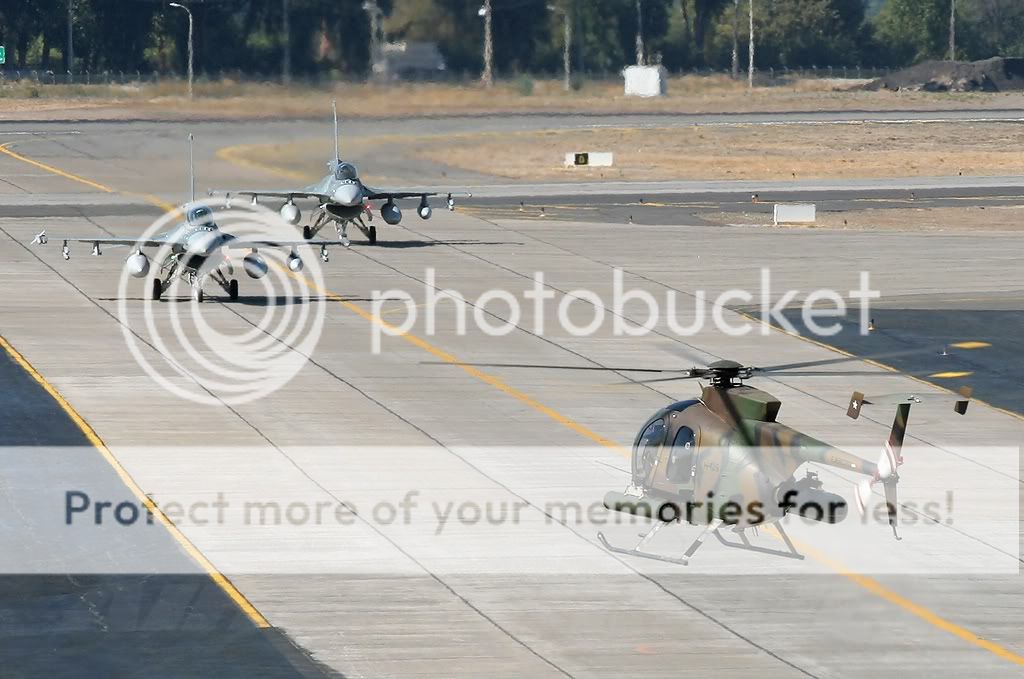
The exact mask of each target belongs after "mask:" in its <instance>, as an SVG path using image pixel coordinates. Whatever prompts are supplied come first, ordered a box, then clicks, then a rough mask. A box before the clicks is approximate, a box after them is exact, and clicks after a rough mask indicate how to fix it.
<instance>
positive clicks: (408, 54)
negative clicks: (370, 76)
mask: <svg viewBox="0 0 1024 679" xmlns="http://www.w3.org/2000/svg"><path fill="white" fill-rule="evenodd" d="M447 69H448V65H447V64H446V63H445V61H444V57H443V56H442V55H441V51H440V50H439V49H438V48H437V43H433V42H389V43H384V45H382V46H381V58H380V61H378V62H377V63H376V64H374V65H373V72H374V75H376V76H377V77H378V78H383V79H385V80H436V79H439V78H442V77H444V75H445V74H446V73H447Z"/></svg>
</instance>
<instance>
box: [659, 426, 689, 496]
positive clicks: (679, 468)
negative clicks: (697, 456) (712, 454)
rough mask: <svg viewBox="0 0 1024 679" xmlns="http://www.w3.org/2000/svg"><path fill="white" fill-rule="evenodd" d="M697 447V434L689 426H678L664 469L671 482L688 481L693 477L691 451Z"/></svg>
mask: <svg viewBox="0 0 1024 679" xmlns="http://www.w3.org/2000/svg"><path fill="white" fill-rule="evenodd" d="M696 447H697V434H696V433H695V432H694V431H693V430H692V429H690V428H689V427H680V428H679V431H677V432H676V437H675V439H673V440H672V450H671V451H670V453H669V457H668V468H667V469H666V470H665V473H666V475H667V476H668V480H669V481H671V482H672V483H689V482H690V479H691V478H692V477H693V453H694V449H695V448H696Z"/></svg>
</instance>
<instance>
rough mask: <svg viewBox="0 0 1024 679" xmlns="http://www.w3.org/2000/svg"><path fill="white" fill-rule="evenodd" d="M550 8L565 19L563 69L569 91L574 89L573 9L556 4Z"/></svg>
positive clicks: (549, 6)
mask: <svg viewBox="0 0 1024 679" xmlns="http://www.w3.org/2000/svg"><path fill="white" fill-rule="evenodd" d="M548 9H549V10H550V11H552V12H555V13H557V14H561V15H562V18H563V20H564V21H565V38H564V42H565V46H564V49H563V50H562V70H563V72H564V73H565V84H564V87H565V91H566V92H568V91H569V90H571V89H572V62H571V59H570V55H571V54H572V11H571V10H570V8H569V7H565V8H562V7H557V6H555V5H548Z"/></svg>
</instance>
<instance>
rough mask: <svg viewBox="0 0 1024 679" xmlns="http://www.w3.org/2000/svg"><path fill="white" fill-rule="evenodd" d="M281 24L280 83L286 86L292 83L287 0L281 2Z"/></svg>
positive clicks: (290, 37)
mask: <svg viewBox="0 0 1024 679" xmlns="http://www.w3.org/2000/svg"><path fill="white" fill-rule="evenodd" d="M281 12H282V17H283V19H282V22H281V31H282V33H284V36H283V38H284V45H283V47H284V54H283V55H282V57H283V58H282V59H281V83H282V84H284V85H288V84H290V83H291V81H292V48H291V41H292V35H291V26H290V25H289V18H288V14H289V12H288V0H281Z"/></svg>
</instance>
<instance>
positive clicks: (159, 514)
mask: <svg viewBox="0 0 1024 679" xmlns="http://www.w3.org/2000/svg"><path fill="white" fill-rule="evenodd" d="M0 347H2V348H3V350H4V351H5V352H6V353H7V355H8V356H10V357H11V359H12V360H13V361H14V362H15V363H17V364H18V365H19V366H20V367H21V369H22V370H24V371H25V372H26V373H28V374H29V375H30V376H31V377H32V379H33V380H35V381H36V383H37V384H39V386H41V387H42V388H43V389H44V390H45V391H46V393H48V394H49V395H50V397H51V398H53V400H54V401H56V402H57V405H59V406H60V407H61V410H63V411H64V413H65V414H66V415H67V416H68V417H69V418H71V421H72V422H74V423H75V426H77V427H78V429H79V430H80V431H81V432H82V434H84V435H85V438H86V439H87V440H88V441H89V443H91V444H92V446H93V447H94V448H95V449H96V450H98V451H99V452H100V455H102V456H103V459H104V460H106V461H107V464H109V465H110V466H111V467H112V468H113V469H114V472H116V473H117V475H118V477H120V479H121V481H122V482H123V483H124V484H125V485H126V486H128V489H129V490H130V491H131V492H132V494H133V495H135V497H136V499H138V501H139V502H140V503H141V504H142V505H143V506H145V507H146V509H147V510H148V511H149V512H150V513H151V514H153V516H155V517H156V518H157V520H158V521H159V522H160V523H162V524H163V525H164V526H165V527H166V528H167V530H168V532H170V534H171V536H172V537H173V538H174V539H175V540H176V541H177V542H178V544H180V545H181V546H182V547H183V548H184V550H185V551H186V552H187V553H188V554H189V556H191V557H192V558H193V559H195V561H196V563H198V564H199V565H200V567H202V568H203V570H205V571H206V572H207V574H208V575H209V576H210V578H211V579H212V580H213V581H214V582H215V583H216V584H217V586H218V587H220V588H221V589H222V590H224V593H225V594H227V595H228V597H230V598H231V600H232V601H234V602H235V603H236V604H237V605H238V607H239V608H240V609H242V612H243V613H245V615H246V616H248V618H249V619H250V620H252V621H253V622H254V623H255V624H256V626H257V627H270V623H269V622H267V619H266V618H264V617H263V614H262V613H260V612H259V611H258V610H256V607H255V606H253V605H252V603H251V602H250V601H249V600H248V599H247V598H245V595H244V594H242V593H241V592H239V591H238V588H237V587H235V586H234V585H233V584H231V581H230V580H228V579H227V577H225V576H224V574H222V573H221V572H220V571H218V570H217V569H216V568H215V567H214V565H213V564H212V563H210V561H209V559H207V558H206V557H205V556H203V554H202V552H200V551H199V550H198V549H197V548H196V546H195V545H193V544H192V541H191V540H189V539H188V538H187V537H185V535H184V534H183V533H182V532H181V530H179V529H178V527H177V526H175V525H174V522H173V521H171V520H170V519H169V518H167V515H166V514H164V513H163V511H162V510H161V509H160V507H158V506H157V505H156V503H155V502H153V500H151V499H150V498H149V497H148V496H147V495H146V494H145V493H144V492H143V490H142V488H140V487H139V485H138V484H137V483H136V482H135V479H133V478H132V476H131V474H129V473H128V471H127V470H126V469H125V468H124V467H123V466H122V465H121V463H120V462H119V461H118V460H117V458H116V457H114V454H113V453H112V452H110V449H109V448H107V445H106V444H105V443H103V440H102V439H101V438H100V437H99V435H97V434H96V431H95V430H94V429H93V428H92V427H91V426H90V425H89V423H88V422H86V421H85V420H84V419H82V416H81V415H79V414H78V411H76V410H75V409H74V408H73V407H72V406H71V404H70V403H68V401H67V399H65V398H64V396H63V395H61V393H60V392H59V391H57V389H56V388H55V387H54V386H53V385H52V384H50V383H49V382H48V381H47V380H46V378H45V377H43V376H42V375H40V374H39V371H38V370H36V369H35V368H34V367H33V366H32V364H31V363H29V362H28V361H27V360H26V359H25V357H24V356H22V355H21V353H20V352H19V351H18V350H17V349H15V348H14V347H13V346H12V345H11V343H10V342H8V341H7V339H6V338H4V337H3V336H2V335H0Z"/></svg>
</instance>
